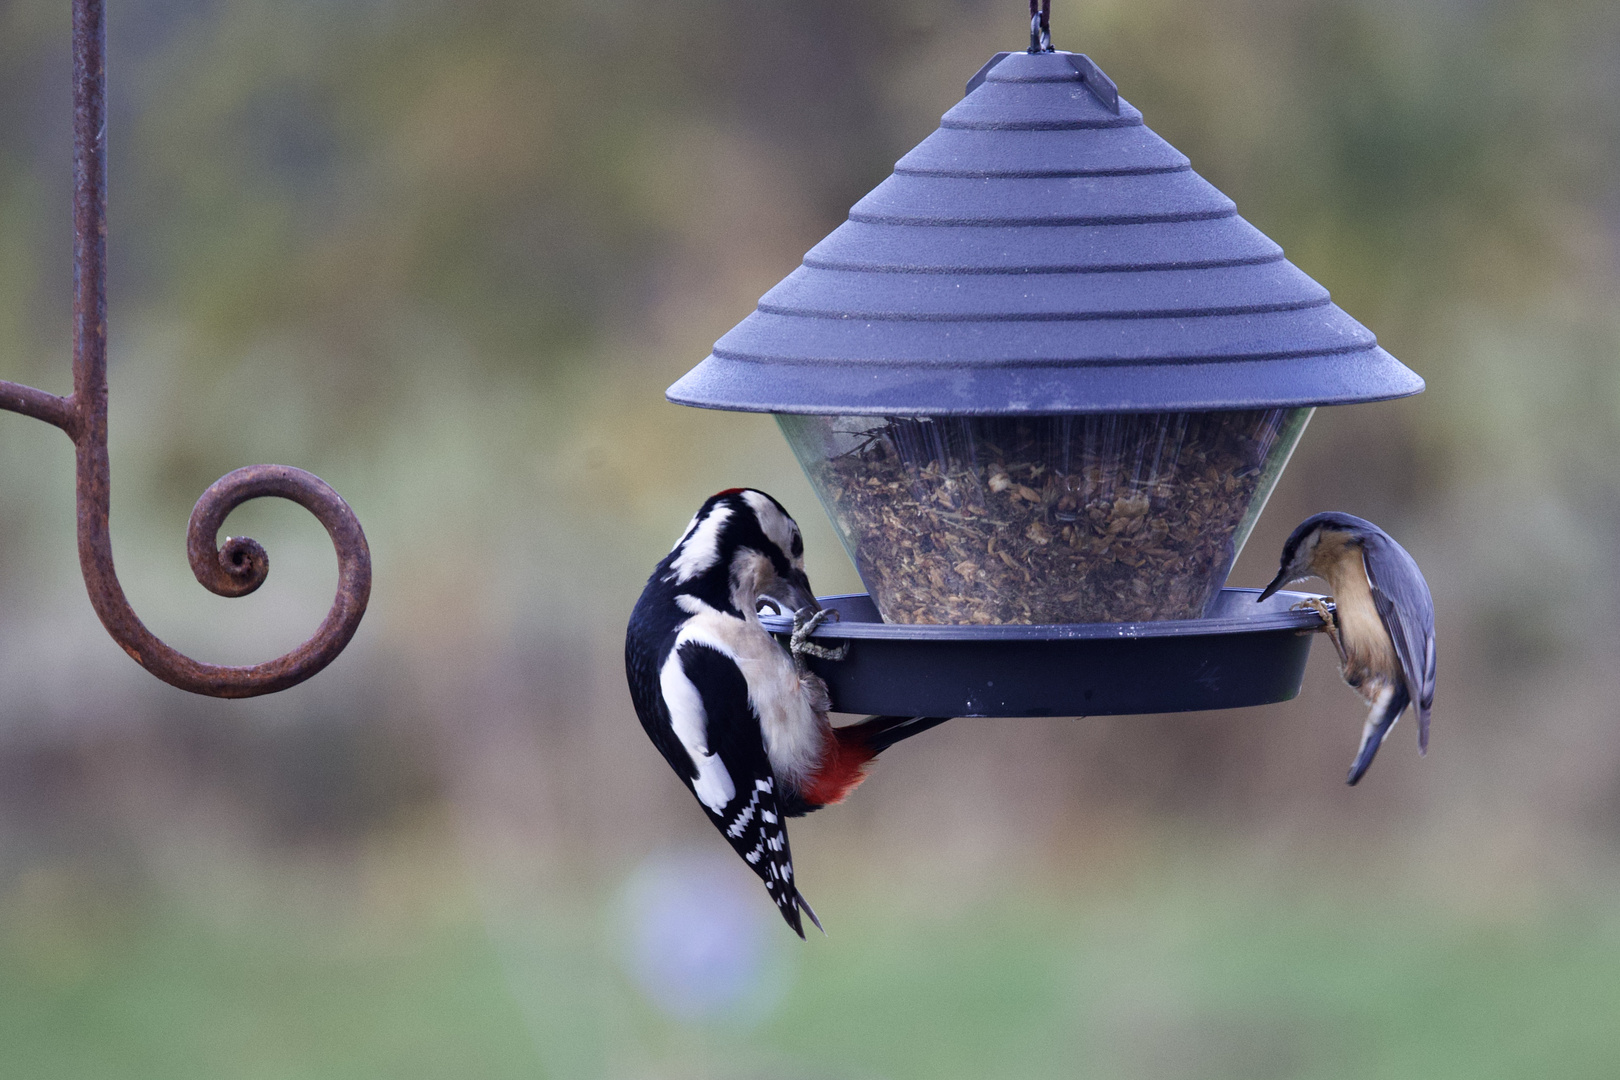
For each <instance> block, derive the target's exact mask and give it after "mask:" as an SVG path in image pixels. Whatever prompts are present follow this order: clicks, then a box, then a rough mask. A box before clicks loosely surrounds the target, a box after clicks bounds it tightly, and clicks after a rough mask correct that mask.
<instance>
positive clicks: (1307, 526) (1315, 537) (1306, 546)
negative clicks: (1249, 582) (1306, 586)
mask: <svg viewBox="0 0 1620 1080" xmlns="http://www.w3.org/2000/svg"><path fill="white" fill-rule="evenodd" d="M1375 533H1376V534H1377V535H1379V536H1383V535H1384V532H1383V530H1382V529H1380V528H1379V527H1378V526H1376V525H1374V524H1373V523H1372V522H1370V521H1363V520H1362V519H1361V518H1358V517H1351V516H1350V515H1349V514H1340V513H1337V512H1329V513H1326V514H1317V515H1315V516H1314V517H1308V518H1306V519H1305V520H1304V521H1302V522H1300V523H1299V528H1297V529H1295V530H1294V531H1293V533H1292V535H1290V536H1289V537H1288V542H1287V543H1285V544H1284V545H1283V550H1282V566H1281V568H1280V569H1278V571H1277V576H1276V577H1274V578H1272V579H1271V584H1270V585H1267V586H1266V587H1265V589H1264V590H1263V591H1262V592H1261V593H1260V596H1259V598H1258V599H1257V601H1256V602H1257V603H1258V602H1259V600H1264V599H1266V598H1267V597H1269V596H1271V594H1273V593H1275V592H1276V591H1277V590H1278V589H1281V588H1283V587H1285V586H1287V585H1289V584H1291V583H1293V582H1295V581H1298V580H1300V579H1301V578H1308V577H1326V576H1327V574H1326V572H1327V569H1328V567H1330V566H1332V565H1333V564H1334V563H1336V562H1337V561H1338V560H1340V559H1346V558H1349V557H1351V556H1352V555H1360V554H1361V553H1362V548H1363V546H1364V544H1365V542H1366V539H1367V537H1368V536H1370V535H1373V534H1375Z"/></svg>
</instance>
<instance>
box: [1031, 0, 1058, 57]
mask: <svg viewBox="0 0 1620 1080" xmlns="http://www.w3.org/2000/svg"><path fill="white" fill-rule="evenodd" d="M1029 51H1030V52H1032V53H1043V52H1052V51H1053V50H1052V0H1029Z"/></svg>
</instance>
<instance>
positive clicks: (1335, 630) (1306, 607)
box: [1288, 596, 1344, 664]
mask: <svg viewBox="0 0 1620 1080" xmlns="http://www.w3.org/2000/svg"><path fill="white" fill-rule="evenodd" d="M1288 610H1290V611H1314V612H1316V617H1317V618H1318V619H1321V620H1322V625H1321V626H1320V627H1319V628H1318V630H1317V632H1318V633H1321V634H1326V635H1327V636H1328V640H1329V641H1331V642H1333V651H1334V652H1336V653H1338V654H1339V662H1340V663H1341V664H1342V663H1343V662H1344V642H1343V641H1341V640H1340V639H1339V621H1338V616H1337V615H1336V613H1335V609H1334V606H1333V601H1332V600H1328V599H1326V598H1324V597H1320V596H1313V597H1311V598H1310V599H1309V600H1301V601H1300V602H1299V603H1297V604H1294V605H1293V606H1292V607H1290V608H1289V609H1288Z"/></svg>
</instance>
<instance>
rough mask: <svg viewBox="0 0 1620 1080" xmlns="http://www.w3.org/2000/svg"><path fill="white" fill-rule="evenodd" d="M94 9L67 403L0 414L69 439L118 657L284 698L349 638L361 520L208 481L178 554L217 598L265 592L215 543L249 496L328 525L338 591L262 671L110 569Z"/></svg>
mask: <svg viewBox="0 0 1620 1080" xmlns="http://www.w3.org/2000/svg"><path fill="white" fill-rule="evenodd" d="M105 54H106V17H105V9H104V0H73V270H74V274H73V393H72V394H69V395H68V396H67V397H58V396H57V395H55V394H50V393H46V392H45V391H43V390H36V389H34V388H33V387H31V386H23V385H20V384H18V383H13V382H6V381H4V380H0V409H4V410H8V411H10V412H16V413H21V414H23V415H24V416H32V417H34V418H35V419H39V420H44V421H45V422H46V423H49V424H54V425H55V426H57V427H59V428H61V429H62V430H63V431H65V432H67V434H68V437H69V438H71V439H72V440H73V443H74V446H75V447H76V449H77V455H76V457H77V463H76V477H77V482H76V487H77V492H78V533H79V566H80V569H81V570H82V571H83V573H84V582H85V587H86V589H87V590H88V592H89V594H90V603H91V605H92V606H93V607H94V608H95V610H96V614H97V615H98V616H99V617H100V618H101V622H102V625H103V626H105V627H106V628H107V632H108V633H109V634H111V635H112V637H113V640H115V641H117V642H118V644H119V645H120V646H122V647H123V649H124V651H125V652H127V653H129V655H130V656H132V657H133V658H134V659H135V661H136V662H137V663H139V664H140V665H141V666H142V667H144V668H146V670H147V671H150V672H151V673H152V674H153V675H156V676H157V677H158V678H160V679H162V680H163V681H164V682H167V683H169V684H171V685H173V686H178V687H179V688H180V689H182V690H189V691H191V692H192V693H196V694H207V695H210V696H212V697H227V698H240V697H253V696H256V695H259V694H271V693H275V692H276V691H277V690H285V689H286V688H287V687H289V686H294V685H296V684H298V683H301V682H303V681H304V680H305V679H307V678H309V677H310V676H311V675H314V674H315V673H316V672H317V671H320V670H321V669H322V668H324V667H325V666H326V665H327V664H329V663H331V662H332V661H333V660H334V659H336V657H337V655H338V654H339V653H340V652H342V651H343V649H344V647H345V646H346V645H348V643H349V641H350V640H351V639H352V638H353V637H354V634H355V631H356V630H357V629H359V626H360V619H361V617H362V616H363V615H364V614H365V611H366V603H367V601H368V600H369V599H370V597H371V549H370V547H369V546H368V545H367V543H366V534H365V532H364V530H362V529H361V528H360V521H359V519H357V518H356V517H355V515H354V511H353V510H351V509H350V508H349V505H348V503H346V502H344V501H343V499H342V498H341V497H339V496H338V493H337V492H335V491H333V490H332V488H331V487H329V486H328V485H327V484H326V483H325V481H323V480H321V478H320V477H318V476H315V475H313V474H311V473H307V472H305V471H303V470H302V469H294V468H291V467H290V466H286V465H250V466H248V467H247V468H244V469H237V470H236V471H234V472H231V473H227V474H226V475H225V476H223V477H221V478H220V479H219V480H217V481H215V482H214V483H213V485H212V486H210V487H209V488H208V490H207V491H205V492H203V494H202V498H200V499H198V500H197V505H196V507H195V508H193V510H192V512H191V522H190V525H189V526H188V527H187V530H186V554H187V557H188V558H189V560H190V562H191V570H192V573H194V574H195V575H196V577H197V580H198V581H199V582H201V583H202V584H203V586H204V587H205V588H207V589H209V590H210V591H211V592H214V593H217V594H219V595H220V596H246V595H247V594H248V593H250V592H252V591H253V590H254V589H257V588H258V587H259V586H260V585H262V584H263V583H264V580H265V577H266V575H268V574H269V572H270V557H269V556H268V555H267V554H266V553H265V550H264V548H263V547H262V546H261V545H260V544H259V543H258V541H256V540H253V539H250V538H248V537H245V536H232V537H227V538H226V539H225V542H224V543H223V544H219V543H218V542H217V538H218V536H219V530H220V528H221V527H222V526H223V525H224V523H225V518H226V517H227V516H228V515H229V514H230V512H231V511H232V510H234V509H236V508H237V507H238V506H240V505H241V504H242V503H244V502H247V501H248V500H250V499H258V498H265V497H271V496H274V497H278V498H283V499H291V500H292V501H293V502H296V503H298V504H299V505H300V506H302V507H304V508H305V509H307V510H309V511H310V513H312V514H314V515H315V517H316V518H317V519H318V520H319V521H320V523H321V524H322V525H324V526H325V527H326V531H327V533H328V534H329V535H330V536H331V538H332V546H333V547H334V548H335V549H336V551H337V558H338V589H337V596H336V597H335V598H334V599H333V601H332V607H331V610H330V611H328V612H327V615H326V618H325V620H324V621H322V623H321V625H320V627H319V628H317V629H316V631H315V634H314V636H313V637H311V638H310V639H309V640H308V641H306V642H304V643H303V644H302V645H300V646H299V647H298V648H296V649H294V650H293V651H292V652H290V653H287V654H286V655H284V656H280V657H277V658H276V659H274V660H270V661H267V662H266V663H263V664H255V665H252V666H250V667H233V666H228V665H222V664H204V663H200V662H198V661H196V660H193V659H191V658H190V657H189V656H186V655H184V654H183V653H180V652H177V651H176V650H174V649H172V648H170V647H169V646H168V645H166V644H164V643H163V642H162V641H161V640H159V638H158V637H157V636H156V635H155V634H153V633H152V632H151V631H150V630H148V629H147V628H146V626H145V624H143V623H142V622H141V620H140V619H139V618H138V617H137V616H136V615H135V611H134V609H133V608H131V607H130V604H129V600H128V598H127V597H126V596H125V595H124V590H123V587H122V586H121V585H120V584H119V583H118V575H117V572H116V571H115V570H114V568H113V557H112V533H111V531H110V528H109V524H108V520H109V514H110V510H111V480H110V476H111V469H110V462H109V460H108V456H107V156H106V138H107V128H106V121H107V108H106V94H107V81H106V66H105Z"/></svg>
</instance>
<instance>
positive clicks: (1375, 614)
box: [1260, 512, 1434, 784]
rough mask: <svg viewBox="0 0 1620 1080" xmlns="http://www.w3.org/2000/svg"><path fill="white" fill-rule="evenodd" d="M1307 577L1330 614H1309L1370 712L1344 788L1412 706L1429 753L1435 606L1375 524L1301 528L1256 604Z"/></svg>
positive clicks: (1322, 521) (1317, 523) (1411, 565)
mask: <svg viewBox="0 0 1620 1080" xmlns="http://www.w3.org/2000/svg"><path fill="white" fill-rule="evenodd" d="M1307 577H1319V578H1322V579H1323V580H1325V581H1326V582H1327V583H1328V587H1329V588H1330V589H1332V591H1333V607H1332V608H1331V609H1328V608H1327V606H1326V605H1325V604H1323V603H1322V602H1321V601H1319V600H1318V601H1315V602H1314V603H1312V605H1311V606H1313V607H1316V609H1317V612H1318V614H1320V615H1321V616H1322V620H1323V622H1324V623H1325V624H1326V629H1327V632H1328V635H1329V636H1330V637H1331V638H1332V639H1333V646H1334V648H1336V649H1337V650H1338V652H1339V667H1340V670H1341V671H1342V673H1343V675H1344V681H1345V682H1346V683H1348V684H1349V685H1350V686H1351V687H1352V688H1353V689H1354V690H1355V691H1356V692H1357V693H1359V694H1360V695H1361V696H1362V697H1363V698H1365V699H1366V700H1367V701H1368V702H1369V703H1371V705H1372V712H1371V713H1370V714H1368V716H1367V725H1366V727H1365V728H1363V729H1362V732H1361V749H1360V750H1359V751H1358V752H1357V753H1356V760H1355V764H1353V765H1352V766H1351V767H1350V780H1349V782H1350V783H1352V784H1354V783H1355V782H1356V781H1358V780H1360V779H1361V777H1362V774H1363V773H1365V772H1366V771H1367V766H1369V765H1371V764H1372V759H1373V755H1375V754H1377V753H1378V747H1379V746H1380V745H1381V744H1382V743H1383V741H1384V736H1386V735H1388V734H1389V729H1390V728H1391V727H1393V726H1394V724H1395V721H1396V720H1398V719H1400V716H1401V714H1402V713H1403V712H1405V711H1406V707H1407V705H1409V704H1413V703H1415V704H1416V706H1417V718H1418V750H1419V752H1420V753H1427V752H1428V749H1429V708H1430V706H1432V705H1433V704H1434V600H1433V599H1432V598H1431V597H1430V596H1429V586H1428V583H1427V582H1425V581H1424V580H1423V573H1422V571H1420V570H1419V569H1418V566H1417V563H1416V562H1414V561H1412V556H1410V555H1408V554H1407V553H1406V549H1405V548H1403V547H1401V545H1399V544H1397V543H1396V542H1395V541H1394V540H1392V539H1391V538H1390V535H1389V534H1388V533H1386V532H1385V531H1384V530H1383V529H1380V528H1379V527H1378V526H1376V525H1374V524H1373V523H1372V522H1370V521H1363V520H1362V519H1361V518H1358V517H1351V516H1350V515H1349V514H1339V513H1331V512H1330V513H1326V514H1317V515H1316V516H1314V517H1310V518H1306V519H1305V520H1304V521H1302V522H1300V525H1299V528H1297V529H1295V530H1294V532H1293V535H1291V536H1290V537H1289V538H1288V542H1287V543H1286V544H1284V545H1283V551H1282V568H1281V569H1279V570H1278V571H1277V576H1276V577H1274V578H1272V579H1271V584H1270V585H1267V586H1266V587H1265V591H1263V592H1262V593H1261V594H1260V599H1261V600H1264V599H1265V598H1266V597H1268V596H1270V595H1271V594H1272V593H1274V592H1276V591H1277V590H1278V589H1280V588H1282V587H1283V586H1284V585H1287V584H1289V583H1290V582H1294V581H1298V580H1299V579H1301V578H1307Z"/></svg>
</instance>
